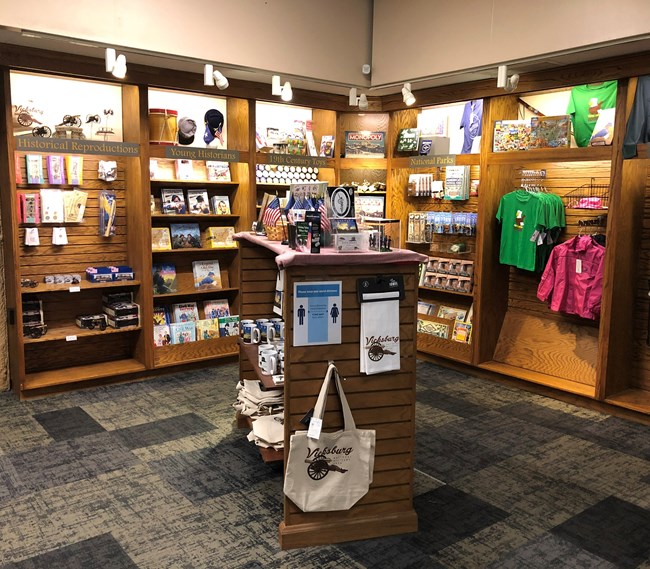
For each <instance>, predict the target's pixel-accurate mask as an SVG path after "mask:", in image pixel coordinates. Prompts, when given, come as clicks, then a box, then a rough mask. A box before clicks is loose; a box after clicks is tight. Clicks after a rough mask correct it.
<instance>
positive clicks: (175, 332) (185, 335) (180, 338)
mask: <svg viewBox="0 0 650 569" xmlns="http://www.w3.org/2000/svg"><path fill="white" fill-rule="evenodd" d="M169 331H170V334H171V341H172V344H187V343H188V342H196V325H195V324H194V322H174V323H172V324H170V325H169Z"/></svg>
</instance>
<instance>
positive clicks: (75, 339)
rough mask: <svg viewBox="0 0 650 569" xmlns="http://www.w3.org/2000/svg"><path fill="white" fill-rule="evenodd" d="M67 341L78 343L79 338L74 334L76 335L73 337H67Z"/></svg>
mask: <svg viewBox="0 0 650 569" xmlns="http://www.w3.org/2000/svg"><path fill="white" fill-rule="evenodd" d="M65 341H66V342H76V341H77V336H76V334H74V335H72V336H66V337H65Z"/></svg>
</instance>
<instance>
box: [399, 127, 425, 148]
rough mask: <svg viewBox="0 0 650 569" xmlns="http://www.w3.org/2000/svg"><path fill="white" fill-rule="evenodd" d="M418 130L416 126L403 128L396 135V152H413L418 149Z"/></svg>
mask: <svg viewBox="0 0 650 569" xmlns="http://www.w3.org/2000/svg"><path fill="white" fill-rule="evenodd" d="M419 138H420V131H419V130H418V129H417V128H403V129H401V130H400V131H399V134H398V135H397V152H415V151H417V149H418V141H419Z"/></svg>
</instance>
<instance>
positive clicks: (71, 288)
mask: <svg viewBox="0 0 650 569" xmlns="http://www.w3.org/2000/svg"><path fill="white" fill-rule="evenodd" d="M68 290H69V291H70V292H79V291H80V290H81V287H80V286H71V287H70V288H69V289H68Z"/></svg>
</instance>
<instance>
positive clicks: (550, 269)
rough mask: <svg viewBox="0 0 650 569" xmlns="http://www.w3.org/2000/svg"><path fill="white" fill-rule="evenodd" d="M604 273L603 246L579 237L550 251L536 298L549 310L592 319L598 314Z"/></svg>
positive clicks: (587, 238) (588, 237)
mask: <svg viewBox="0 0 650 569" xmlns="http://www.w3.org/2000/svg"><path fill="white" fill-rule="evenodd" d="M604 272H605V247H603V246H601V245H599V244H598V243H596V242H595V241H594V240H593V239H592V238H591V236H589V235H579V236H577V237H574V238H573V239H569V240H568V241H565V242H564V243H561V244H560V245H558V246H556V247H555V249H553V251H552V252H551V257H550V258H549V260H548V263H547V265H546V269H545V270H544V273H543V274H542V280H541V281H540V283H539V287H538V289H537V298H539V299H540V300H541V301H548V302H549V308H550V309H551V310H555V311H556V312H564V313H565V314H576V315H577V316H581V317H582V318H589V319H591V320H595V319H596V318H598V316H599V315H600V302H601V298H602V293H603V274H604Z"/></svg>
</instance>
